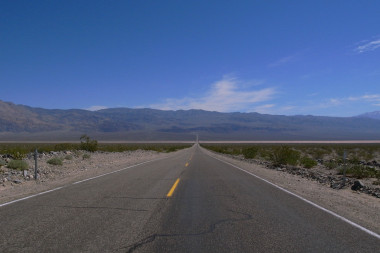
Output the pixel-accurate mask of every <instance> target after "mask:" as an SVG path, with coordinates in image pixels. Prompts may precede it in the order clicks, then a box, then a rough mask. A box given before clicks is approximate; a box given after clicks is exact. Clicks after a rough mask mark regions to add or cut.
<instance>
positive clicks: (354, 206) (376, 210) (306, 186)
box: [204, 149, 380, 234]
mask: <svg viewBox="0 0 380 253" xmlns="http://www.w3.org/2000/svg"><path fill="white" fill-rule="evenodd" d="M204 150H205V149H204ZM205 152H207V153H208V154H210V155H211V156H214V157H217V158H219V159H221V160H224V161H227V162H229V163H231V164H234V165H236V166H238V167H240V168H242V169H244V170H247V171H249V172H251V173H253V174H255V175H257V176H259V177H261V178H263V179H266V180H268V181H270V182H272V183H274V184H276V185H278V186H281V187H282V188H284V189H287V190H289V191H291V192H293V193H295V194H297V195H299V196H301V197H303V198H305V199H307V200H310V201H312V202H314V203H316V204H318V205H320V206H322V207H324V208H326V209H328V210H330V211H333V212H335V213H337V214H339V215H341V216H343V217H345V218H346V219H349V220H351V221H353V222H355V223H357V224H359V225H361V226H363V227H365V228H367V229H370V230H372V231H373V232H376V233H377V234H380V199H379V198H375V197H373V196H370V195H368V194H364V193H358V192H355V191H352V190H351V189H349V188H348V189H341V190H334V189H332V188H330V187H328V186H326V185H322V184H320V183H318V182H316V181H312V180H308V179H306V178H302V177H300V176H296V175H292V174H288V173H286V172H282V171H277V170H273V169H268V168H266V167H264V166H261V165H258V164H253V163H249V162H247V161H241V160H238V159H234V158H231V157H228V156H226V155H222V154H218V153H214V152H212V151H209V150H205Z"/></svg>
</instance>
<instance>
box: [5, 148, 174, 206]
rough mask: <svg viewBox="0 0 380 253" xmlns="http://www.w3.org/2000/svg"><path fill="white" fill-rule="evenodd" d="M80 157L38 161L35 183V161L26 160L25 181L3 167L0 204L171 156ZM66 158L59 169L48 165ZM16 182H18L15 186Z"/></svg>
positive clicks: (140, 153)
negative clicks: (37, 174)
mask: <svg viewBox="0 0 380 253" xmlns="http://www.w3.org/2000/svg"><path fill="white" fill-rule="evenodd" d="M177 152H180V151H177ZM83 154H85V153H84V152H81V153H72V152H59V153H53V154H47V155H43V156H40V158H39V159H38V168H39V170H40V177H39V180H37V181H36V180H34V179H33V178H30V177H33V175H34V169H32V168H33V167H34V160H33V158H32V157H30V159H26V161H27V162H28V164H29V167H30V168H31V169H29V170H28V171H27V173H28V175H27V176H26V177H25V176H24V172H23V171H20V172H18V174H12V173H11V170H8V169H7V168H6V167H2V168H1V170H2V171H3V173H2V174H0V204H1V203H5V202H8V201H12V200H15V199H19V198H22V197H25V196H29V195H31V194H35V193H39V192H43V191H46V190H50V189H53V188H56V187H60V186H64V185H67V184H70V183H73V182H76V181H80V180H83V179H86V178H90V177H94V176H97V175H101V174H104V173H107V172H112V171H115V170H119V169H122V168H125V167H128V166H131V165H134V164H138V163H141V162H145V161H149V160H154V159H159V158H161V157H162V158H163V157H166V156H169V155H173V154H174V153H169V154H168V153H158V152H155V151H143V150H137V151H128V152H121V153H102V152H95V153H88V154H89V155H90V158H89V159H83ZM66 156H71V157H72V159H71V160H67V159H64V160H63V165H62V166H59V165H51V164H48V163H47V160H49V159H51V158H52V157H61V158H65V157H66ZM13 173H15V171H13ZM7 174H8V175H7ZM15 180H19V181H21V182H19V183H15V182H14V181H15ZM4 181H5V182H4Z"/></svg>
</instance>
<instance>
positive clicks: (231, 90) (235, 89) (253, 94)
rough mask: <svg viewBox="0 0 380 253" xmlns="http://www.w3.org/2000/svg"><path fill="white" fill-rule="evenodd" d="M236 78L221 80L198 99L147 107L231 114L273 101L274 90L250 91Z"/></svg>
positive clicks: (169, 101)
mask: <svg viewBox="0 0 380 253" xmlns="http://www.w3.org/2000/svg"><path fill="white" fill-rule="evenodd" d="M244 84H245V83H244V82H241V81H239V80H238V79H236V78H227V77H225V78H223V79H222V80H220V81H218V82H216V83H214V84H212V85H211V88H210V90H209V91H208V92H207V93H206V94H204V95H201V96H199V97H184V98H180V99H177V98H168V99H166V100H165V101H164V102H163V103H159V104H153V105H150V106H149V107H151V108H156V109H162V110H179V109H184V110H188V109H203V110H208V111H219V112H232V111H251V110H252V109H253V108H255V106H256V105H257V104H258V103H262V102H265V101H269V100H271V99H273V97H274V95H275V94H276V89H275V88H264V89H257V86H255V88H256V89H254V90H252V87H247V86H246V85H244Z"/></svg>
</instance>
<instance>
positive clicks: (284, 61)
mask: <svg viewBox="0 0 380 253" xmlns="http://www.w3.org/2000/svg"><path fill="white" fill-rule="evenodd" d="M295 59H296V55H289V56H286V57H283V58H281V59H278V60H277V61H274V62H272V63H270V64H268V67H271V68H272V67H278V66H281V65H285V64H287V63H289V62H293V61H294V60H295Z"/></svg>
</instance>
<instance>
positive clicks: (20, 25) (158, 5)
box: [0, 0, 380, 116]
mask: <svg viewBox="0 0 380 253" xmlns="http://www.w3.org/2000/svg"><path fill="white" fill-rule="evenodd" d="M379 13H380V1H364V0H363V1H349V0H345V1H331V0H330V1H222V0H219V1H180V0H177V1H95V0H93V1H68V0H65V1H37V0H35V1H17V0H11V1H7V0H3V1H1V2H0V100H3V101H10V102H14V103H16V104H25V105H29V106H33V107H43V108H60V109H68V108H82V109H89V108H92V109H96V108H105V107H107V108H110V107H132V108H140V107H150V108H158V109H167V110H178V109H191V108H194V109H204V110H215V111H223V112H231V111H240V112H254V111H255V112H260V113H269V114H284V115H296V114H311V115H326V116H353V115H357V114H360V113H364V112H370V111H376V110H380V15H379Z"/></svg>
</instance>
